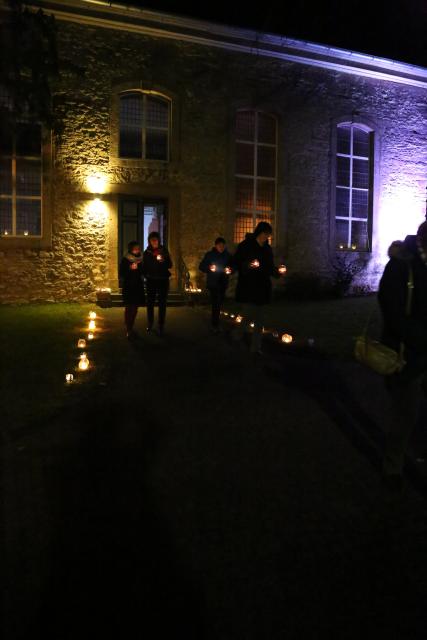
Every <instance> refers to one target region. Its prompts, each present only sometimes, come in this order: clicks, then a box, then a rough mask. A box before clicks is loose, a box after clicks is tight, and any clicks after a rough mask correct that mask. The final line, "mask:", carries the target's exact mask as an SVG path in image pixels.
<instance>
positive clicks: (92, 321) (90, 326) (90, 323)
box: [89, 320, 96, 331]
mask: <svg viewBox="0 0 427 640" xmlns="http://www.w3.org/2000/svg"><path fill="white" fill-rule="evenodd" d="M94 329H96V323H95V320H91V321H90V322H89V330H90V331H94Z"/></svg>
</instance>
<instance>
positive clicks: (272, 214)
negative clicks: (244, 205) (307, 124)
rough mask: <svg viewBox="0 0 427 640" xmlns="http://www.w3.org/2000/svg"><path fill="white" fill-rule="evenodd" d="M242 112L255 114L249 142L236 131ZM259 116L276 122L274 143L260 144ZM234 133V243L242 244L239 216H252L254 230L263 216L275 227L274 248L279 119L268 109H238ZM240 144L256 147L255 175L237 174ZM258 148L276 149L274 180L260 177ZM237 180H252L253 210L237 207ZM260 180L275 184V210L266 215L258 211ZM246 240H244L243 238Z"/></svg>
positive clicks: (276, 214) (274, 242) (273, 241)
mask: <svg viewBox="0 0 427 640" xmlns="http://www.w3.org/2000/svg"><path fill="white" fill-rule="evenodd" d="M242 112H252V113H254V114H255V134H254V139H253V140H251V141H249V140H241V139H239V138H238V137H237V131H236V125H237V117H238V114H239V113H242ZM258 114H264V115H266V116H268V117H269V118H272V119H273V120H274V123H275V141H274V143H268V142H259V137H258V132H259V125H258V121H259V119H258ZM233 133H234V140H233V144H234V168H233V176H234V220H233V242H234V244H239V242H242V240H238V241H237V240H236V223H237V217H238V214H240V215H241V216H244V215H246V216H248V217H249V215H252V230H253V229H254V228H255V226H256V224H257V222H256V220H257V218H260V217H261V216H262V217H263V218H268V217H270V219H271V221H270V224H271V226H272V227H273V237H272V243H271V244H272V246H276V244H277V243H276V229H277V216H278V186H279V185H278V183H279V171H278V166H279V118H278V116H277V115H276V113H274V112H272V111H268V110H266V109H254V108H249V107H240V108H238V109H236V111H235V127H234V130H233ZM238 144H247V145H253V147H254V159H253V160H254V165H253V166H254V173H253V175H247V174H240V173H237V167H236V164H237V145H238ZM258 147H268V148H272V149H275V162H274V178H270V177H266V176H258V175H257V173H258ZM237 179H244V180H252V182H253V191H252V195H253V207H252V210H250V209H240V208H239V207H237V206H236V193H237ZM258 180H264V181H266V182H269V183H273V184H274V202H273V205H274V206H273V210H272V211H271V212H270V214H266V213H263V212H261V211H259V210H258V209H257V206H256V205H257V193H258V189H257V181H258ZM243 239H244V238H243Z"/></svg>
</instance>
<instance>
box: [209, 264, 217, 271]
mask: <svg viewBox="0 0 427 640" xmlns="http://www.w3.org/2000/svg"><path fill="white" fill-rule="evenodd" d="M209 271H212V273H215V271H216V264H210V265H209Z"/></svg>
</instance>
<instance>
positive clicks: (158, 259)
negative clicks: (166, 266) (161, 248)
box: [157, 253, 163, 262]
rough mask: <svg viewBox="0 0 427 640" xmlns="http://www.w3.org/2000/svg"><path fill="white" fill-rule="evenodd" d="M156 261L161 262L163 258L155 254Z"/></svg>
mask: <svg viewBox="0 0 427 640" xmlns="http://www.w3.org/2000/svg"><path fill="white" fill-rule="evenodd" d="M157 261H158V262H163V256H162V255H161V254H160V253H158V254H157Z"/></svg>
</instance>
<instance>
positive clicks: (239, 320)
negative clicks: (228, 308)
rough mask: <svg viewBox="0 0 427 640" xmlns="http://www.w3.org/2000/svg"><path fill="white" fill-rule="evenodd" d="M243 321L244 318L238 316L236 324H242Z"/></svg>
mask: <svg viewBox="0 0 427 640" xmlns="http://www.w3.org/2000/svg"><path fill="white" fill-rule="evenodd" d="M242 320H243V316H236V322H238V323H239V324H240V322H242Z"/></svg>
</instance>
